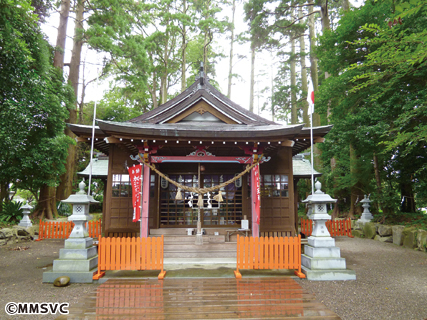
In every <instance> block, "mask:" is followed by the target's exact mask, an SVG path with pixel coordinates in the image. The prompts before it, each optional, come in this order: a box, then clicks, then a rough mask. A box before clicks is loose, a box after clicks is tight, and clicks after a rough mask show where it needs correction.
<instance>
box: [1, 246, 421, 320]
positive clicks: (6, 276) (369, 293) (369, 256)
mask: <svg viewBox="0 0 427 320" xmlns="http://www.w3.org/2000/svg"><path fill="white" fill-rule="evenodd" d="M336 244H337V246H338V247H340V248H341V256H342V257H344V258H346V262H347V268H350V269H353V270H355V271H356V277H357V280H356V281H308V280H296V281H297V282H298V283H299V284H300V285H301V286H302V287H303V288H304V289H306V290H307V291H309V292H310V293H313V294H315V295H316V298H317V299H318V300H319V301H320V302H322V303H323V304H325V305H326V306H327V307H328V308H329V309H331V310H332V311H334V312H335V313H337V314H338V315H339V316H340V317H341V318H342V319H344V320H353V319H354V320H356V319H357V320H368V319H381V320H383V319H393V320H426V319H427V303H426V300H427V254H426V253H424V252H419V251H413V250H410V249H405V248H402V247H398V246H396V245H393V244H389V243H381V242H378V241H374V240H366V239H358V238H354V239H350V238H346V237H338V238H337V239H336ZM63 246H64V240H44V241H40V242H22V243H19V244H16V245H9V246H4V247H0V270H1V271H0V319H30V320H32V319H54V318H55V317H56V316H55V315H49V316H35V315H32V316H29V315H26V316H25V315H22V316H7V314H6V312H5V309H4V308H5V306H6V304H7V303H8V302H11V301H13V302H61V303H62V302H68V303H70V306H73V305H75V304H76V303H77V302H78V301H79V300H81V299H82V297H84V296H85V295H86V294H87V293H89V292H92V291H94V290H95V289H96V286H97V285H96V284H71V285H70V286H68V287H65V288H57V287H54V286H53V285H52V284H42V283H41V279H42V274H43V271H45V270H46V269H44V268H49V266H51V264H52V261H53V260H54V259H57V258H58V257H59V249H60V248H63ZM17 247H29V249H27V250H22V251H17V250H11V249H14V248H17ZM230 272H231V271H230Z"/></svg>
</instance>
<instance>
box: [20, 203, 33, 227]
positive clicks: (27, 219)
mask: <svg viewBox="0 0 427 320" xmlns="http://www.w3.org/2000/svg"><path fill="white" fill-rule="evenodd" d="M32 208H33V207H32V206H30V205H29V204H25V205H23V206H22V207H21V209H22V213H23V214H24V216H23V218H22V219H21V221H19V224H18V226H20V227H24V228H29V227H32V226H33V223H32V222H31V220H30V217H28V215H29V214H30V213H31V209H32Z"/></svg>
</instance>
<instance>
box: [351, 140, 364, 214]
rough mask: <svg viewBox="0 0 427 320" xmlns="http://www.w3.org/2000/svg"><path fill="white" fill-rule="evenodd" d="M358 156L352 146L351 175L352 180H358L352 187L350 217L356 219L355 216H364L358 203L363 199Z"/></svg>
mask: <svg viewBox="0 0 427 320" xmlns="http://www.w3.org/2000/svg"><path fill="white" fill-rule="evenodd" d="M357 161H358V156H357V154H356V151H355V150H354V148H353V146H352V145H351V144H350V175H351V176H352V178H353V179H354V178H356V183H354V184H353V185H352V186H351V187H350V193H351V195H350V212H349V214H348V217H349V218H351V219H354V215H355V214H362V207H361V206H357V207H356V205H357V203H358V202H359V201H361V200H362V199H363V192H362V191H361V188H360V183H359V182H358V181H357V177H358V175H359V170H358V169H357V167H358V164H357Z"/></svg>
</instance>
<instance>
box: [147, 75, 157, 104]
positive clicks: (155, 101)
mask: <svg viewBox="0 0 427 320" xmlns="http://www.w3.org/2000/svg"><path fill="white" fill-rule="evenodd" d="M156 76H157V74H156V72H153V87H152V88H151V89H150V88H149V91H150V94H151V99H152V100H153V109H156V108H157V107H158V106H159V105H158V102H157V96H156V92H157V79H156Z"/></svg>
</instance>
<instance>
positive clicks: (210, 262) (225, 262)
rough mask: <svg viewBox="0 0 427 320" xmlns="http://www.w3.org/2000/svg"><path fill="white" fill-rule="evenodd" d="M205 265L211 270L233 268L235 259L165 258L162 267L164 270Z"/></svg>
mask: <svg viewBox="0 0 427 320" xmlns="http://www.w3.org/2000/svg"><path fill="white" fill-rule="evenodd" d="M177 264H178V265H181V264H186V265H199V266H200V265H206V266H207V267H209V268H212V267H214V266H217V265H222V266H227V267H232V268H234V267H235V266H236V257H229V258H212V257H209V258H165V259H164V265H165V269H166V268H167V267H168V266H170V265H177Z"/></svg>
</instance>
